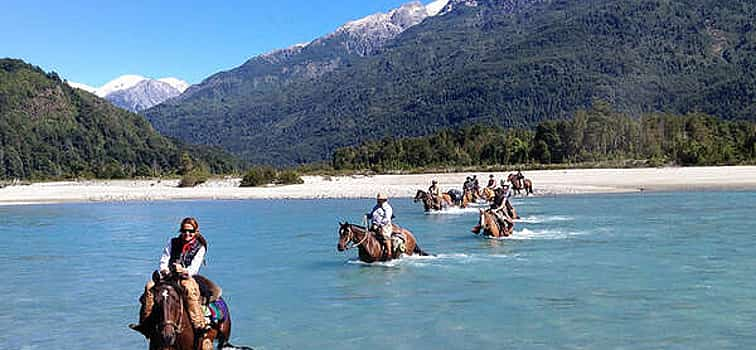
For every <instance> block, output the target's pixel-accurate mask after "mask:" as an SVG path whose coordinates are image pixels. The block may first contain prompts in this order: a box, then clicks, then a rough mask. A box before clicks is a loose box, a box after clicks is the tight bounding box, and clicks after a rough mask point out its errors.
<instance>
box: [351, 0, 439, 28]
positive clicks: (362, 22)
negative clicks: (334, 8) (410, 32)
mask: <svg viewBox="0 0 756 350" xmlns="http://www.w3.org/2000/svg"><path fill="white" fill-rule="evenodd" d="M427 15H428V13H427V10H426V9H425V6H423V4H422V3H420V2H419V1H415V2H410V3H407V4H404V5H402V6H401V7H399V8H396V9H393V10H391V11H389V12H387V13H382V12H379V13H375V14H372V15H370V16H367V17H364V18H361V19H358V20H354V21H350V22H347V23H346V24H344V25H343V26H341V28H339V29H338V30H337V32H352V33H354V32H362V31H365V30H370V29H374V28H376V27H383V26H386V25H394V26H398V27H400V28H401V29H406V28H407V27H411V26H413V25H415V24H417V23H418V22H420V21H421V20H422V19H424V18H425V17H426V16H427ZM418 19H419V20H418Z"/></svg>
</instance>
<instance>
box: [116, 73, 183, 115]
mask: <svg viewBox="0 0 756 350" xmlns="http://www.w3.org/2000/svg"><path fill="white" fill-rule="evenodd" d="M180 94H181V91H180V90H178V89H176V88H175V87H173V86H171V85H170V84H168V83H166V82H164V81H162V80H154V79H144V80H142V81H140V82H138V83H137V84H136V85H134V86H131V87H129V88H127V89H122V90H116V91H113V92H111V93H109V94H108V95H106V96H105V98H106V99H107V100H108V101H110V102H111V103H113V104H114V105H116V106H118V107H121V108H123V109H127V110H130V111H132V112H138V111H142V110H145V109H147V108H150V107H152V106H154V105H157V104H159V103H162V102H163V101H165V100H167V99H169V98H174V97H176V96H178V95H180Z"/></svg>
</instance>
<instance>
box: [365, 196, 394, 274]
mask: <svg viewBox="0 0 756 350" xmlns="http://www.w3.org/2000/svg"><path fill="white" fill-rule="evenodd" d="M393 213H394V209H393V208H391V205H389V204H388V196H387V195H386V194H385V193H378V196H377V197H376V204H375V206H374V207H373V211H372V212H371V213H370V218H371V219H370V226H371V230H372V231H373V232H376V233H377V234H379V235H381V237H383V244H384V245H385V246H386V256H387V258H388V260H391V259H392V258H393V256H392V255H393V254H392V253H393V252H392V247H391V232H392V231H393V225H392V224H391V217H392V216H393Z"/></svg>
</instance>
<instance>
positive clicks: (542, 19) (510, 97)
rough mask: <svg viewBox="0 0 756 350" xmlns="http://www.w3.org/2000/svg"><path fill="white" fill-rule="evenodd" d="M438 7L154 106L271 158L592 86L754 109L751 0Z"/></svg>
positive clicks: (477, 2) (164, 126) (525, 112)
mask: <svg viewBox="0 0 756 350" xmlns="http://www.w3.org/2000/svg"><path fill="white" fill-rule="evenodd" d="M413 9H414V10H413ZM426 9H427V8H426ZM438 11H439V13H438V14H437V15H436V16H432V17H427V16H426V18H425V19H423V20H422V21H420V22H419V23H418V24H416V25H412V26H405V27H403V28H405V29H404V31H402V32H400V33H399V34H397V35H396V36H395V37H393V38H390V39H386V40H385V41H380V40H379V41H380V44H377V45H375V46H370V45H362V44H361V42H360V41H359V40H356V41H354V40H353V37H351V36H350V35H352V34H343V33H344V32H347V33H360V31H355V32H350V31H349V30H348V29H349V28H354V27H355V25H357V27H360V28H365V27H362V26H359V25H360V24H361V23H363V22H362V21H356V22H352V25H349V24H348V25H345V26H344V27H342V28H341V29H340V30H338V31H337V32H336V33H334V34H332V35H330V36H327V37H325V38H322V39H318V40H315V41H313V42H312V43H309V44H307V45H300V46H295V47H292V48H290V49H287V50H282V51H279V52H276V53H273V54H269V55H263V56H259V57H255V58H253V59H251V60H250V61H248V62H247V63H245V64H244V65H242V66H240V67H239V68H236V69H234V70H231V71H228V72H223V73H219V74H217V75H215V76H213V77H210V78H208V79H207V80H206V81H205V82H203V83H202V84H199V85H198V86H196V87H192V88H190V89H189V91H187V93H185V94H184V95H182V96H181V97H179V98H177V99H174V100H171V101H169V102H167V103H164V104H161V105H159V106H157V107H155V108H153V109H150V110H148V111H146V115H147V116H148V119H150V121H151V122H152V123H153V125H155V127H156V128H157V129H158V130H160V131H161V132H163V133H166V134H168V135H172V136H177V137H191V138H196V139H199V140H202V141H203V142H207V143H211V144H217V145H221V146H223V147H224V148H226V149H228V150H231V151H232V152H234V153H236V154H239V155H242V156H243V157H245V158H246V159H249V160H252V161H254V162H260V163H273V164H295V163H304V162H311V161H317V160H321V159H327V158H328V157H330V155H331V154H332V152H333V150H334V149H336V148H337V147H340V146H345V145H354V144H358V143H360V142H362V141H364V140H370V139H378V138H383V137H386V136H393V137H407V136H421V135H427V134H429V133H432V132H434V131H436V130H439V129H441V128H444V127H456V126H460V125H466V124H470V123H487V124H491V125H498V126H505V127H506V126H532V125H535V124H536V123H537V122H538V121H540V120H544V119H562V118H567V117H569V116H570V115H572V114H573V113H574V111H575V110H577V109H580V108H585V107H589V106H590V105H591V104H592V102H593V101H594V100H595V99H602V100H605V101H608V102H609V103H611V105H612V106H613V108H615V109H617V110H618V111H620V112H623V113H627V114H629V115H636V116H637V115H640V114H642V113H646V112H652V111H658V112H674V113H687V112H691V111H700V112H706V113H709V114H713V115H716V116H719V117H722V118H726V119H756V103H755V102H754V101H756V93H754V91H756V76H754V73H753V72H754V71H755V68H754V67H756V52H755V51H756V27H755V26H754V25H753V20H752V19H753V18H756V4H754V3H753V2H750V1H746V0H732V1H727V2H720V1H714V0H703V1H693V0H680V1H674V2H669V1H663V0H603V1H586V0H565V1H556V0H450V1H449V2H448V3H447V4H445V5H444V6H442V7H440V10H438ZM418 12H419V11H418V10H417V4H415V5H407V6H405V7H404V10H402V11H399V12H397V13H402V15H401V16H398V17H396V16H380V17H381V18H401V20H398V21H396V23H394V24H395V25H397V26H400V23H413V22H416V21H417V20H418V19H419V18H420V17H422V16H416V15H415V14H417V13H418ZM426 13H427V11H426ZM376 18H377V17H376ZM405 21H407V22H405ZM368 22H370V21H368ZM392 23H393V22H392ZM369 27H370V28H372V27H375V26H372V25H371V26H369ZM379 27H380V28H383V29H386V28H393V27H390V26H388V25H385V26H382V27H381V26H379ZM386 32H389V31H386ZM339 33H342V34H339ZM380 33H384V32H380ZM376 37H378V38H381V37H382V36H381V35H380V34H377V36H376ZM379 41H376V42H379ZM179 126H181V127H179Z"/></svg>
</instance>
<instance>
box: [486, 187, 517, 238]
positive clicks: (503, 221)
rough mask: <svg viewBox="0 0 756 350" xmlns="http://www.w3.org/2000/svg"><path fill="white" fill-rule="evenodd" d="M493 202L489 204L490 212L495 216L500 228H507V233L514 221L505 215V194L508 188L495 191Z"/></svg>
mask: <svg viewBox="0 0 756 350" xmlns="http://www.w3.org/2000/svg"><path fill="white" fill-rule="evenodd" d="M494 192H495V195H494V201H493V203H492V204H491V211H492V212H493V213H494V215H495V216H496V220H498V221H499V224H500V225H501V226H502V227H505V226H506V227H507V231H509V230H511V229H512V228H513V227H514V220H512V218H511V217H510V216H509V214H508V213H507V202H508V200H507V192H508V188H506V189H505V188H504V187H499V188H497V189H496V190H495V191H494Z"/></svg>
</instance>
